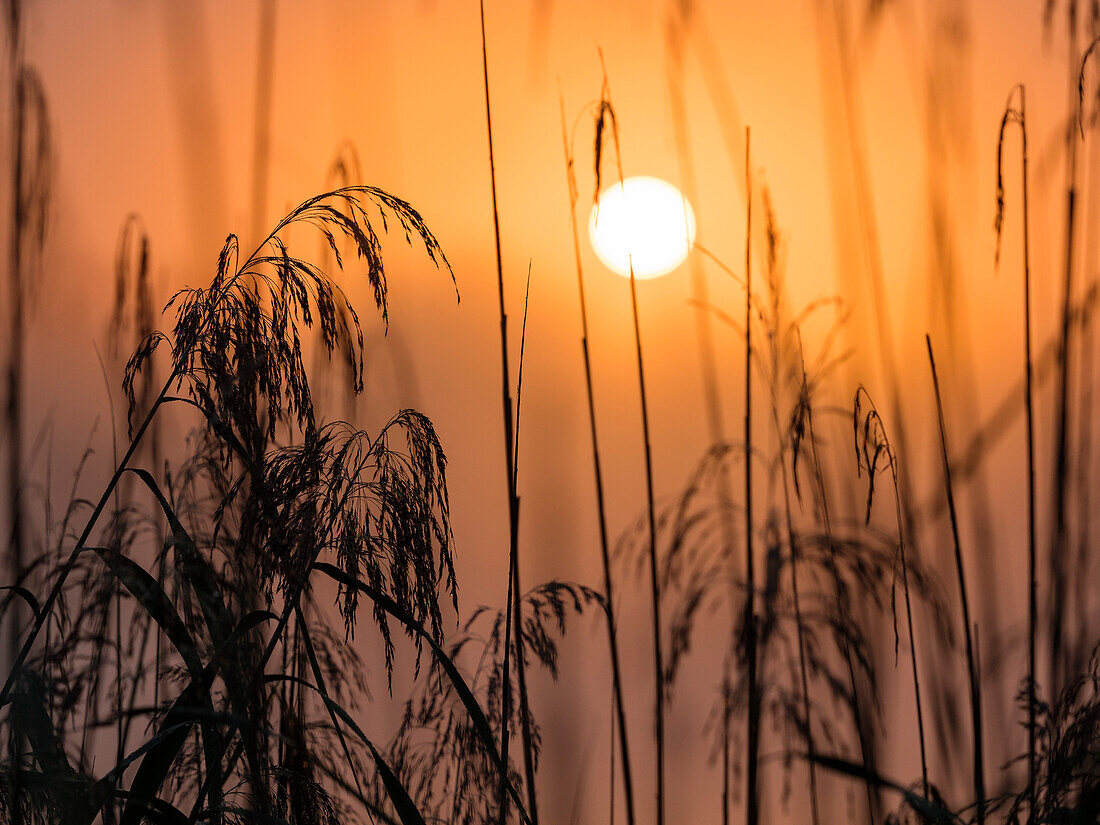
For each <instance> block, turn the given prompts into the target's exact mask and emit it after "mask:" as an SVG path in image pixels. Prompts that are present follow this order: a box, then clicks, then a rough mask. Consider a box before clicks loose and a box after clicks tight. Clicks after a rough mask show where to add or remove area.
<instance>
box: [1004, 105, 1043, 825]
mask: <svg viewBox="0 0 1100 825" xmlns="http://www.w3.org/2000/svg"><path fill="white" fill-rule="evenodd" d="M1017 90H1018V91H1019V93H1020V108H1019V109H1013V108H1012V96H1011V94H1010V96H1009V102H1008V105H1007V106H1006V108H1005V113H1004V117H1003V118H1002V120H1001V135H1000V139H999V140H998V142H997V180H998V187H997V196H998V204H997V237H998V244H999V242H1000V232H1001V226H1002V214H1003V210H1004V205H1003V204H1004V190H1003V188H1002V187H1001V185H1000V180H1001V162H1000V161H1001V146H1002V144H1003V142H1004V132H1005V128H1006V126H1007V125H1008V124H1009V123H1010V122H1012V121H1013V120H1015V121H1016V122H1017V123H1019V125H1020V140H1021V150H1020V186H1021V190H1022V195H1023V204H1022V208H1023V255H1024V295H1023V298H1024V306H1023V310H1024V342H1023V343H1024V411H1025V415H1026V424H1027V685H1026V688H1025V689H1026V691H1027V779H1028V783H1027V786H1028V821H1029V822H1030V821H1032V820H1033V818H1034V815H1035V776H1036V771H1037V766H1036V754H1035V749H1036V743H1035V701H1036V685H1035V679H1036V672H1037V671H1036V667H1035V639H1036V626H1037V622H1038V596H1037V594H1038V585H1037V582H1036V532H1035V511H1036V505H1035V411H1034V402H1033V398H1034V394H1033V391H1032V386H1033V381H1034V374H1035V369H1034V362H1033V359H1032V356H1031V251H1030V238H1031V233H1030V228H1029V212H1028V185H1027V100H1026V90H1025V88H1024V86H1023V84H1020V85H1019V86H1017V87H1015V88H1014V89H1013V93H1015V92H1016V91H1017ZM998 250H999V246H998Z"/></svg>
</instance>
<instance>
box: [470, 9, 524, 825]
mask: <svg viewBox="0 0 1100 825" xmlns="http://www.w3.org/2000/svg"><path fill="white" fill-rule="evenodd" d="M478 8H479V10H480V15H481V65H482V75H483V79H484V85H485V130H486V135H487V137H488V144H489V181H490V188H491V189H492V202H493V239H494V244H495V250H496V271H497V298H498V307H499V312H500V359H501V406H502V408H503V414H504V458H505V462H506V473H507V479H508V537H509V538H508V587H507V592H508V602H509V607H508V611H507V612H508V615H509V616H510V617H511V619H512V621H511V622H509V626H508V628H507V629H506V631H505V644H504V659H505V672H508V668H507V663H508V657H509V648H510V643H509V641H508V636H509V634H511V633H512V632H513V624H514V632H515V639H516V651H517V654H516V669H517V671H518V672H519V673H520V696H519V700H520V704H521V707H522V708H523V709H524V710H523V712H522V713H521V716H522V718H526V717H527V712H526V708H527V701H528V700H527V691H526V687H525V684H524V676H523V675H522V674H523V672H524V667H525V662H524V655H525V654H524V646H523V645H524V642H523V628H522V626H521V623H520V619H519V608H518V606H516V605H513V604H512V602H513V601H514V600H515V599H517V598H519V592H520V590H519V585H518V581H519V496H518V495H517V493H516V472H517V464H516V448H515V435H514V430H513V428H514V426H515V424H514V421H515V419H514V417H513V416H514V413H513V409H512V407H513V405H512V384H511V378H510V377H509V368H508V314H507V312H506V311H505V308H504V263H503V261H502V258H501V253H500V210H499V208H498V206H497V184H496V160H495V156H494V153H493V121H492V109H491V106H490V104H489V56H488V47H487V45H486V38H485V3H484V0H479V4H478ZM502 687H503V690H504V695H503V708H504V711H503V716H502V718H503V720H504V722H503V725H502V727H501V747H500V752H501V758H502V759H503V761H504V764H508V739H509V736H508V720H509V719H510V716H511V714H510V713H509V705H510V704H511V701H512V699H511V690H510V682H508V681H506V682H505V683H503V685H502ZM523 756H524V766H525V768H526V773H527V799H528V805H529V808H530V813H531V815H532V818H533V820H534V821H535V822H536V823H537V821H538V812H537V808H536V806H535V776H534V769H533V757H532V752H531V741H530V732H529V731H528V729H527V727H526V725H524V727H523ZM505 781H506V777H505V775H504V774H502V775H501V782H502V786H501V789H500V822H501V825H503V823H504V822H505V819H506V818H507V811H508V796H507V794H506V793H505V788H504V786H503V783H504V782H505Z"/></svg>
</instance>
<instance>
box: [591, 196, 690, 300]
mask: <svg viewBox="0 0 1100 825" xmlns="http://www.w3.org/2000/svg"><path fill="white" fill-rule="evenodd" d="M588 235H589V238H591V240H592V248H593V249H595V250H596V255H597V256H598V257H599V259H600V260H601V261H603V262H604V264H605V265H606V266H607V267H608V268H609V269H611V270H613V271H615V272H617V273H619V274H620V275H622V276H624V277H627V278H629V277H630V265H631V263H633V264H634V277H635V278H656V277H658V276H659V275H664V274H665V273H667V272H671V271H672V270H674V269H675V268H676V267H678V266H679V265H680V264H681V263H683V262H684V259H685V258H686V257H687V255H688V252H689V251H690V250H691V245H692V243H693V242H694V241H695V214H694V213H693V212H692V211H691V204H689V203H688V202H687V199H686V198H685V197H684V196H683V195H682V194H680V191H679V190H678V189H677V188H676V187H675V186H673V185H672V184H670V183H666V182H665V181H663V180H660V179H659V178H650V177H634V178H627V179H626V180H624V181H623V182H622V183H619V182H618V181H616V182H615V183H613V184H611V185H610V186H608V187H607V188H606V189H604V190H603V192H601V193H600V196H599V199H598V200H597V201H596V205H595V206H594V207H592V218H591V220H590V221H589V222H588Z"/></svg>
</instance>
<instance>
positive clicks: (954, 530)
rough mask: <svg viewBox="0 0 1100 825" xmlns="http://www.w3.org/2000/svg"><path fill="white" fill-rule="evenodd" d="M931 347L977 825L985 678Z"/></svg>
mask: <svg viewBox="0 0 1100 825" xmlns="http://www.w3.org/2000/svg"><path fill="white" fill-rule="evenodd" d="M924 340H925V344H926V345H927V346H928V363H929V365H930V366H931V369H932V386H933V388H934V389H935V393H936V414H937V417H938V421H939V430H940V457H941V458H942V459H943V475H944V485H945V489H946V493H947V507H948V511H949V512H950V515H951V538H952V541H953V542H954V548H955V570H956V572H957V574H958V583H959V601H960V602H961V605H962V614H963V635H964V636H965V637H966V666H967V671H968V673H969V677H970V714H971V723H972V727H973V738H974V748H973V753H974V795H975V797H976V799H975V805H976V814H977V823H978V825H983V823H984V822H985V768H984V764H983V762H984V760H983V757H982V694H981V677H980V674H979V673H978V665H977V661H976V659H975V656H974V635H973V632H972V630H971V628H972V627H973V625H972V624H971V622H970V601H969V599H968V598H967V595H966V575H965V572H964V570H963V558H962V545H961V542H960V541H959V520H958V513H957V511H956V509H955V491H954V486H953V485H952V483H951V462H950V459H949V458H948V453H947V425H946V423H945V422H944V416H943V398H942V396H941V395H940V380H939V376H938V375H937V374H936V359H935V358H934V357H933V355H932V338H931V337H930V336H929V335H925V336H924Z"/></svg>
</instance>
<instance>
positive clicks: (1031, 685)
mask: <svg viewBox="0 0 1100 825" xmlns="http://www.w3.org/2000/svg"><path fill="white" fill-rule="evenodd" d="M1086 59H1087V55H1086ZM1016 91H1019V94H1020V107H1019V108H1018V109H1014V108H1013V107H1012V96H1013V94H1015V93H1016ZM1013 122H1015V123H1018V124H1019V126H1020V140H1021V148H1020V187H1021V193H1022V211H1023V256H1024V260H1023V267H1024V290H1023V298H1024V307H1023V310H1024V410H1025V416H1026V418H1025V423H1026V427H1027V677H1026V680H1027V681H1026V686H1025V690H1026V692H1027V778H1028V782H1027V784H1028V794H1029V805H1028V821H1029V822H1031V821H1033V820H1034V816H1035V778H1036V775H1037V768H1036V743H1035V735H1036V730H1035V725H1036V720H1035V711H1036V700H1037V696H1036V685H1035V679H1036V673H1037V671H1036V667H1035V639H1036V627H1037V623H1038V595H1037V594H1038V585H1037V582H1036V532H1035V510H1036V505H1035V500H1036V495H1035V411H1034V402H1033V399H1034V394H1033V388H1032V384H1033V381H1034V375H1035V369H1034V364H1033V361H1032V357H1031V252H1030V246H1029V244H1030V230H1029V213H1028V181H1027V102H1026V92H1025V89H1024V86H1023V84H1020V85H1018V86H1016V87H1015V88H1014V89H1013V90H1012V92H1011V93H1009V99H1008V103H1007V104H1006V105H1005V112H1004V116H1003V117H1002V118H1001V130H1000V135H999V137H998V139H997V220H996V230H997V253H996V263H997V264H999V262H1000V242H1001V232H1002V229H1003V215H1004V186H1003V177H1002V174H1003V172H1002V170H1003V167H1002V162H1001V161H1002V148H1003V145H1004V136H1005V130H1006V128H1007V126H1008V124H1009V123H1013Z"/></svg>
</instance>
